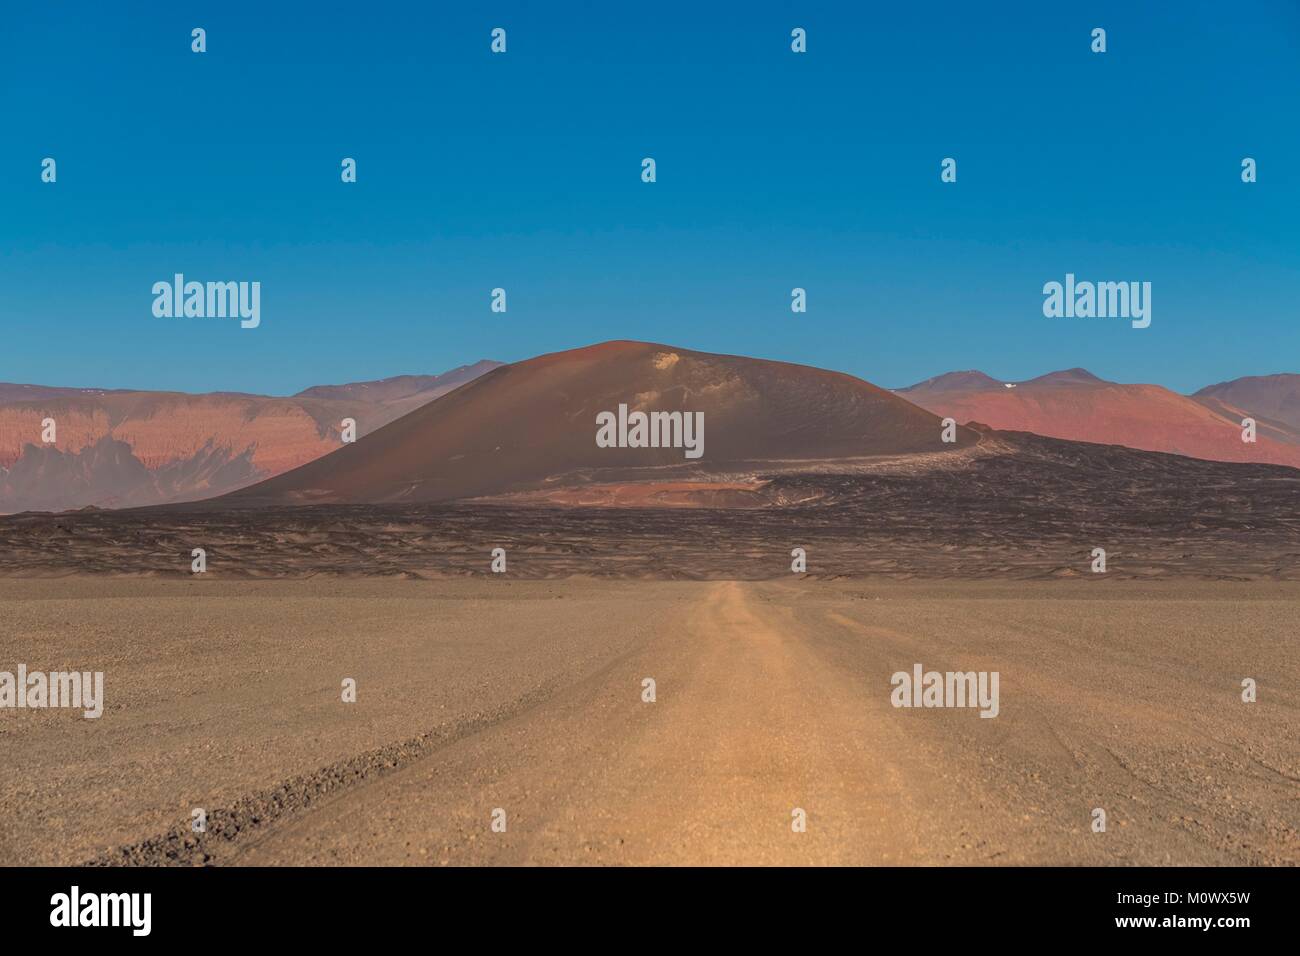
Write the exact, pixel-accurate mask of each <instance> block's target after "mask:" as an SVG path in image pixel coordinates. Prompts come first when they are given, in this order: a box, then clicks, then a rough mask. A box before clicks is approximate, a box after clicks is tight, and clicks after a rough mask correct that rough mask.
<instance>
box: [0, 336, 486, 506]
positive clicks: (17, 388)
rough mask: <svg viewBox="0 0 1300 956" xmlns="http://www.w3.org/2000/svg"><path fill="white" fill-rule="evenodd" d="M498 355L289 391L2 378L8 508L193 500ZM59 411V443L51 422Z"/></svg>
mask: <svg viewBox="0 0 1300 956" xmlns="http://www.w3.org/2000/svg"><path fill="white" fill-rule="evenodd" d="M499 364H500V363H498V362H490V361H480V362H476V363H474V364H473V365H466V366H461V367H459V368H455V369H452V370H451V371H449V372H446V373H444V374H442V375H402V376H397V377H395V378H388V379H383V380H380V381H372V382H355V383H351V384H346V385H321V386H315V387H312V388H308V389H304V390H303V391H301V392H299V393H297V394H296V395H292V396H289V397H276V396H268V395H249V394H244V393H239V392H211V393H207V394H201V395H192V394H186V393H182V392H157V391H137V390H127V389H114V390H109V389H98V388H56V387H50V386H43V385H14V384H5V383H0V513H13V512H19V511H29V510H30V511H38V510H39V511H60V510H68V509H74V508H81V507H85V506H88V505H90V506H95V507H101V508H117V507H133V506H143V505H153V504H162V503H168V502H182V501H193V500H196V499H200V498H208V497H212V496H214V495H220V494H224V493H226V492H229V491H232V490H234V489H236V488H240V487H243V486H244V485H248V484H253V483H255V482H257V481H261V480H262V479H265V478H269V477H272V476H274V475H278V474H280V473H281V472H284V471H288V470H290V469H293V468H296V467H298V466H299V465H302V464H304V463H306V462H309V461H312V460H313V459H316V458H319V457H320V456H321V455H325V454H327V453H329V452H331V451H334V450H335V449H337V448H338V447H339V446H340V445H341V443H342V429H343V421H344V419H348V418H351V419H353V420H354V421H355V422H356V432H357V435H358V436H363V435H366V434H368V433H369V432H371V431H374V430H375V429H377V428H380V427H382V426H383V425H386V424H388V423H389V422H391V421H393V420H395V419H397V418H400V417H401V416H403V415H405V414H406V413H408V412H410V411H412V410H413V409H415V408H418V407H419V406H420V405H422V404H424V403H426V402H430V401H433V400H434V399H436V398H439V397H440V396H442V395H445V394H446V393H447V392H449V391H451V390H452V389H454V388H456V387H457V386H459V385H462V384H464V383H465V382H468V381H471V380H472V379H474V378H475V377H477V376H478V375H481V374H483V373H484V372H486V371H489V370H491V369H493V368H495V367H497V366H498V365H499ZM47 419H53V422H54V429H55V430H54V437H55V441H54V442H52V443H45V442H43V441H42V438H43V433H44V431H45V428H44V425H43V424H42V423H43V422H45V421H46V420H47Z"/></svg>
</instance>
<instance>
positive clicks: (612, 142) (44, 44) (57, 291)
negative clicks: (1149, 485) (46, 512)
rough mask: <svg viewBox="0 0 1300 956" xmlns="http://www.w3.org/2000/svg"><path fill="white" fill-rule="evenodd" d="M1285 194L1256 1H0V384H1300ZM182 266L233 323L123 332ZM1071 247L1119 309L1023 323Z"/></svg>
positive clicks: (1278, 109) (1290, 151) (1276, 66)
mask: <svg viewBox="0 0 1300 956" xmlns="http://www.w3.org/2000/svg"><path fill="white" fill-rule="evenodd" d="M904 7H907V8H909V9H903V8H904ZM272 11H273V12H272ZM195 26H202V27H204V28H206V29H207V31H208V52H207V53H206V54H203V55H197V54H194V53H191V52H190V30H191V28H192V27H195ZM496 26H501V27H504V28H505V29H506V30H507V31H508V37H509V52H508V53H506V54H505V55H504V56H494V55H492V54H491V53H490V52H489V32H490V30H491V29H492V28H493V27H496ZM795 26H802V27H804V28H806V29H807V31H808V46H809V52H808V53H807V54H806V55H802V56H801V55H796V54H793V53H791V52H790V47H789V42H790V41H789V35H790V30H791V29H792V28H793V27H795ZM1096 26H1101V27H1105V28H1106V30H1107V33H1108V47H1109V50H1108V52H1107V53H1105V54H1104V55H1095V54H1093V53H1091V52H1090V50H1089V43H1090V37H1089V34H1090V31H1091V29H1092V28H1093V27H1096ZM45 156H52V157H54V158H55V159H56V160H57V161H58V173H59V180H58V182H57V183H56V184H54V185H47V184H42V183H41V182H40V162H41V159H42V158H43V157H45ZM344 156H352V157H355V158H356V159H357V162H358V173H359V182H358V183H356V184H355V185H344V184H342V183H341V182H340V181H339V162H340V160H341V158H342V157H344ZM644 156H653V157H655V159H656V160H657V162H658V178H659V181H658V182H657V183H655V184H653V185H646V184H643V183H642V182H641V181H640V162H641V159H642V157H644ZM945 156H952V157H955V158H956V159H957V161H958V182H957V183H956V184H951V185H945V184H942V183H941V182H940V181H939V164H940V160H941V159H942V158H943V157H945ZM1244 156H1252V157H1254V158H1255V159H1257V160H1258V163H1259V182H1258V183H1256V184H1254V185H1245V184H1243V183H1242V182H1241V180H1240V163H1241V159H1242V157H1244ZM1298 214H1300V8H1298V6H1297V4H1295V3H1294V2H1284V0H1276V2H1233V3H1200V2H1183V3H1177V4H1172V3H1171V4H1165V3H1142V4H1138V3H1133V2H1132V0H1125V2H1116V3H1087V4H1083V3H1078V4H1071V3H1055V2H1054V3H1042V2H1026V3H1009V4H996V5H992V4H973V3H960V4H958V3H952V4H947V3H922V4H908V5H904V4H888V5H886V4H868V3H848V2H844V3H826V2H805V3H793V2H791V3H766V2H745V3H716V4H715V3H700V2H692V3H681V4H678V3H671V2H661V0H656V2H653V3H649V4H632V3H617V4H616V3H610V2H601V3H597V2H593V3H586V4H577V3H563V2H547V3H514V4H508V3H461V4H442V3H433V2H421V3H402V4H398V3H385V2H380V0H370V2H364V3H355V4H354V3H330V2H312V3H310V4H308V3H289V2H280V3H266V2H264V0H262V2H256V3H244V2H231V0H221V2H216V0H213V2H209V3H187V2H174V0H169V2H165V3H163V2H158V3H143V2H130V0H123V2H113V3H109V2H105V0H95V2H84V3H65V2H58V3H48V4H39V3H28V4H12V5H10V6H8V7H7V8H6V11H5V13H4V15H3V22H2V23H0V327H2V330H3V335H2V336H0V381H16V382H35V383H41V384H51V385H75V386H102V387H112V388H124V387H134V388H166V389H177V390H184V391H208V390H239V391H255V392H269V393H275V394H284V393H291V392H294V391H297V390H298V389H301V388H303V387H306V386H308V385H312V384H318V383H329V382H344V381H355V380H360V379H368V378H380V377H384V376H389V375H395V374H400V373H412V372H422V373H423V372H437V371H442V370H445V369H447V368H450V367H452V366H455V365H459V364H463V363H467V362H471V361H474V360H476V359H479V358H495V359H500V360H503V361H513V360H517V359H522V358H526V357H529V356H531V355H535V354H537V353H540V352H547V351H554V350H557V349H564V348H571V347H575V346H580V345H586V344H590V343H592V342H597V341H603V340H606V339H615V338H633V339H645V340H651V341H658V342H666V343H670V344H673V345H678V346H681V347H685V348H695V349H703V350H706V351H718V352H731V353H740V354H746V355H754V356H760V357H765V358H778V359H783V360H788V361H794V362H801V363H806V364H811V365H818V366H822V367H827V368H834V369H838V370H842V371H846V372H850V373H852V374H855V375H859V376H861V377H863V378H866V379H868V380H870V381H873V382H875V383H877V384H880V385H883V386H888V387H897V386H902V385H907V384H911V383H912V382H914V381H917V380H919V379H922V378H926V377H928V376H930V375H934V374H937V373H939V372H944V371H948V370H952V369H965V368H979V369H983V370H984V371H986V372H988V373H990V374H992V375H994V376H996V377H1000V378H1006V379H1023V378H1028V377H1031V376H1034V375H1038V374H1041V373H1043V372H1046V371H1050V370H1052V369H1058V368H1066V367H1071V366H1084V367H1087V368H1089V369H1091V370H1092V371H1093V372H1095V373H1097V374H1099V375H1101V376H1103V377H1106V378H1112V379H1116V380H1120V381H1140V382H1157V383H1160V384H1163V385H1167V386H1169V387H1171V388H1175V389H1178V390H1182V391H1191V390H1194V389H1196V388H1198V387H1200V386H1202V385H1206V384H1209V383H1212V382H1217V381H1221V380H1224V379H1230V378H1235V377H1237V376H1241V375H1250V374H1266V373H1270V372H1278V371H1293V372H1295V371H1300V314H1298V308H1297V295H1298V294H1300V221H1298ZM175 272H184V273H185V274H186V276H187V278H191V279H198V280H208V279H212V280H234V279H244V280H253V279H256V280H259V281H260V282H261V283H262V324H261V327H260V328H258V329H255V330H242V329H240V328H239V326H238V323H237V322H232V321H230V320H215V319H184V318H182V319H158V318H155V317H154V316H153V314H152V311H151V306H152V302H153V297H152V295H151V293H150V287H151V286H152V284H153V283H154V282H155V281H159V280H168V279H170V277H171V276H172V274H173V273H175ZM1066 272H1074V273H1075V274H1076V275H1078V276H1079V278H1080V279H1095V280H1146V281H1150V282H1152V284H1153V295H1152V298H1153V321H1152V324H1151V327H1150V328H1148V329H1145V330H1134V329H1132V328H1130V327H1129V324H1128V322H1127V321H1124V320H1117V319H1047V318H1044V316H1043V314H1042V299H1043V297H1042V292H1041V289H1042V286H1043V283H1044V282H1047V281H1049V280H1052V279H1056V280H1061V279H1062V278H1063V277H1064V275H1065V273H1066ZM494 286H503V287H505V288H506V289H507V291H508V295H509V312H508V313H506V314H505V315H498V314H494V313H492V312H490V311H489V307H488V306H489V292H490V290H491V289H492V288H493V287H494ZM794 286H803V287H805V288H806V289H807V290H808V297H809V311H808V312H807V314H805V315H795V314H792V313H791V311H790V307H789V303H790V289H791V288H792V287H794Z"/></svg>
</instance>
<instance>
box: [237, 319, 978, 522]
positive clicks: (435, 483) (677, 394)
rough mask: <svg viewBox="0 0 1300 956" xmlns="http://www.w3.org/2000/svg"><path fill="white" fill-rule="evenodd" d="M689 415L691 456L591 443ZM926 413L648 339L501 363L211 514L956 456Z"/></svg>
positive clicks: (752, 362) (803, 373)
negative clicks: (693, 435)
mask: <svg viewBox="0 0 1300 956" xmlns="http://www.w3.org/2000/svg"><path fill="white" fill-rule="evenodd" d="M620 406H626V410H627V414H628V415H629V416H634V415H635V413H637V412H642V413H644V414H645V415H651V414H653V413H655V412H659V413H668V414H672V413H680V414H681V415H682V416H683V417H685V416H688V415H696V416H700V415H702V418H703V425H704V432H703V434H704V439H705V440H704V444H703V452H702V454H701V455H700V457H699V458H695V459H692V458H689V457H687V456H685V455H684V454H683V450H682V449H681V448H680V447H599V446H598V444H597V441H596V436H597V430H598V429H597V425H598V416H601V415H602V413H608V414H611V415H613V414H618V413H619V411H620ZM942 431H943V426H942V424H941V421H940V419H939V417H938V416H936V415H933V414H931V413H930V412H927V411H925V410H924V409H921V408H918V407H917V406H915V405H913V404H911V403H909V402H907V401H904V400H903V399H901V398H899V397H897V396H895V395H892V394H891V393H889V392H888V391H886V390H884V389H880V388H877V387H876V386H874V385H871V384H869V383H867V382H864V381H862V380H860V379H857V378H854V377H852V376H850V375H845V374H842V373H839V372H829V371H824V370H822V369H816V368H810V367H807V366H801V365H791V364H788V363H784V362H772V361H765V360H762V359H753V358H742V357H739V356H732V355H714V354H710V353H706V352H694V351H690V350H687V349H679V348H674V347H671V346H667V345H656V344H653V343H647V342H628V341H617V342H606V343H603V344H600V345H593V346H589V347H586V348H580V349H574V350H571V351H566V352H556V353H552V354H548V355H542V356H539V357H537V358H534V359H529V360H527V361H524V362H519V363H516V364H513V365H506V366H502V367H500V368H497V369H494V370H493V371H491V372H488V373H487V374H485V375H483V376H481V377H480V378H478V379H475V380H474V381H473V382H471V383H469V384H468V385H465V386H463V387H461V388H459V389H457V390H456V391H455V392H452V393H451V394H449V395H446V396H444V397H442V398H440V399H438V400H436V401H434V402H431V403H430V404H428V405H425V406H423V407H421V408H419V409H416V410H415V411H413V412H411V413H410V414H408V415H406V416H404V417H402V418H400V419H398V420H397V421H395V422H392V423H391V424H389V425H386V426H385V427H383V428H380V429H378V430H376V431H374V432H372V433H371V434H369V435H367V436H365V437H363V438H361V439H360V440H358V441H357V442H355V443H354V444H351V445H348V446H346V447H344V448H342V449H340V450H338V451H336V452H333V453H332V454H329V455H326V456H325V457H323V458H321V459H318V460H317V461H314V462H311V463H310V464H307V465H304V466H303V467H301V468H297V469H295V470H293V471H290V472H287V473H285V474H282V475H279V476H277V477H275V478H272V479H269V480H267V481H264V482H261V483H260V484H257V485H253V486H251V487H248V488H245V489H242V490H240V491H238V492H235V493H233V494H230V495H226V496H224V497H222V498H219V499H214V501H213V502H212V503H213V504H217V503H219V504H220V505H221V506H229V507H239V506H258V505H276V504H316V503H328V504H334V503H358V504H361V503H364V504H377V503H408V502H411V503H423V502H437V501H450V500H454V499H461V498H471V497H485V496H495V495H504V494H511V493H521V492H522V493H527V492H538V491H540V490H546V489H555V488H564V487H574V486H584V485H592V484H600V483H627V482H668V483H677V484H680V483H682V482H696V481H698V482H701V483H705V484H708V483H717V482H726V481H733V482H734V481H736V480H743V479H748V478H752V477H753V476H754V475H756V474H758V473H765V472H780V471H790V470H802V471H808V470H818V469H819V468H824V467H825V464H826V463H828V462H845V461H852V460H862V459H879V458H881V457H882V456H917V455H927V454H928V455H941V456H943V455H953V454H960V453H961V451H962V450H964V449H968V448H970V447H971V446H973V445H975V444H976V443H977V442H979V440H980V436H979V433H978V432H976V431H973V430H970V429H966V428H957V429H955V434H953V435H952V436H951V437H953V438H954V439H955V440H954V441H951V442H944V441H943V440H942Z"/></svg>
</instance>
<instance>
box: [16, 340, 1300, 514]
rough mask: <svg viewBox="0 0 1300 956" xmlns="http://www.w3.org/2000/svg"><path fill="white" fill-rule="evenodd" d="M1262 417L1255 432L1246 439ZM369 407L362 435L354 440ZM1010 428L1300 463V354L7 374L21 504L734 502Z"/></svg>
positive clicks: (611, 347)
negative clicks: (23, 378) (231, 383)
mask: <svg viewBox="0 0 1300 956" xmlns="http://www.w3.org/2000/svg"><path fill="white" fill-rule="evenodd" d="M620 405H626V406H627V408H628V409H630V410H631V411H633V412H635V411H637V410H644V411H649V410H658V411H660V412H668V413H673V412H681V413H688V412H689V413H695V412H702V413H703V420H704V422H706V423H707V429H706V431H705V434H704V440H705V448H706V449H707V450H706V453H705V454H704V455H703V456H702V458H701V459H700V460H698V461H692V460H689V459H686V458H684V457H683V455H682V452H681V450H680V449H670V448H641V449H637V448H599V447H597V444H596V442H595V441H594V436H595V422H596V415H597V414H598V413H600V412H602V411H607V412H610V413H613V412H614V411H615V410H616V409H618V408H619V406H620ZM1247 417H1250V418H1253V419H1254V420H1255V422H1256V428H1257V440H1256V441H1255V442H1253V443H1248V442H1243V441H1242V420H1243V419H1244V418H1247ZM349 418H350V419H353V420H354V421H355V422H356V433H357V437H358V438H359V439H362V440H360V441H358V442H356V443H355V444H344V443H343V441H342V427H343V422H344V420H345V419H349ZM943 418H952V419H955V421H956V423H957V426H958V427H957V428H955V429H954V430H953V434H952V435H951V436H950V437H951V438H953V439H954V440H953V441H952V442H941V441H940V439H939V435H940V431H941V425H940V420H941V419H943ZM46 419H53V420H54V422H55V425H56V440H55V441H54V442H53V443H48V444H47V443H44V442H42V440H41V439H42V430H43V425H42V423H43V422H44V421H45V420H46ZM967 425H970V426H971V427H970V428H967V427H965V426H967ZM991 431H996V432H1032V433H1034V434H1037V435H1041V436H1046V437H1050V438H1060V439H1066V440H1070V441H1077V442H1089V443H1096V444H1101V445H1121V446H1126V447H1128V448H1133V449H1139V450H1144V451H1156V452H1166V453H1171V454H1176V455H1183V456H1186V457H1191V458H1200V459H1207V460H1213V461H1227V462H1251V463H1257V464H1261V463H1263V464H1282V465H1289V466H1291V467H1297V468H1300V375H1297V374H1278V375H1269V376H1252V377H1247V378H1239V379H1235V380H1232V381H1228V382H1222V383H1218V384H1215V385H1210V386H1207V387H1206V388H1203V389H1201V390H1200V391H1198V392H1196V393H1195V394H1192V395H1182V394H1179V393H1177V392H1173V391H1171V390H1169V389H1166V388H1163V387H1161V386H1158V385H1149V384H1120V383H1116V382H1108V381H1105V380H1103V379H1101V378H1098V377H1097V376H1095V375H1093V374H1091V373H1090V372H1087V371H1086V370H1084V369H1078V368H1076V369H1069V370H1064V371H1059V372H1052V373H1049V374H1047V375H1042V376H1039V377H1038V378H1034V379H1029V380H1025V381H1018V382H1009V381H1004V380H999V379H995V378H993V377H992V376H989V375H987V374H985V373H983V372H979V371H962V372H949V373H947V374H944V375H939V376H936V377H934V378H931V379H927V380H925V381H923V382H919V383H917V384H915V385H912V386H909V387H907V388H900V389H896V390H893V391H889V390H884V389H880V388H877V387H876V386H874V385H871V384H870V383H867V382H864V381H862V380H861V379H857V378H854V377H852V376H849V375H844V374H841V373H837V372H829V371H825V370H821V369H815V368H810V367H807V366H798V365H791V364H788V363H781V362H769V361H763V360H758V359H749V358H743V357H740V356H725V355H713V354H709V353H703V352H694V351H691V350H687V349H680V348H675V347H672V346H666V345H656V344H653V343H645V342H625V341H621V342H606V343H602V344H600V345H595V346H589V347H586V348H581V349H573V350H570V351H566V352H559V353H552V354H549V355H543V356H539V357H537V358H534V359H530V360H527V361H524V362H519V363H515V364H513V365H503V364H502V363H500V362H493V361H487V360H482V361H479V362H476V363H474V364H473V365H467V366H461V367H459V368H455V369H452V370H451V371H449V372H446V373H444V374H442V375H399V376H395V377H392V378H386V379H382V380H377V381H363V382H352V383H347V384H342V385H317V386H313V387H311V388H307V389H304V390H302V391H301V392H298V393H297V394H295V395H292V396H287V397H276V396H266V395H251V394H244V393H236V392H213V393H207V394H200V395H191V394H185V393H179V392H156V391H136V390H105V389H94V388H85V389H78V388H59V387H50V386H41V385H13V384H4V383H0V513H14V512H20V511H28V510H32V511H37V510H41V511H60V510H70V509H77V508H83V507H86V506H95V507H99V508H122V507H137V506H148V505H157V504H170V503H182V502H192V501H197V500H200V499H209V498H218V497H220V498H221V500H222V502H224V503H228V504H232V505H247V504H255V503H306V502H318V503H337V502H350V501H356V502H368V503H379V502H411V503H418V502H432V501H444V500H452V499H456V498H465V497H483V496H487V497H495V496H508V497H514V498H518V499H521V500H528V499H532V500H544V501H549V502H559V503H576V504H610V503H624V504H656V503H658V504H663V503H682V502H683V501H684V500H687V499H689V500H690V501H691V502H692V503H696V504H699V503H713V504H728V503H730V502H733V501H735V500H741V499H744V498H745V497H746V496H747V495H750V493H751V492H752V490H753V487H754V486H753V485H752V484H750V483H749V482H752V479H753V477H754V475H755V474H757V473H759V472H766V473H776V472H782V471H785V472H789V471H792V470H795V471H797V470H802V471H809V470H813V471H823V472H825V471H828V470H834V468H836V467H845V463H846V462H852V461H855V460H866V459H880V458H882V457H883V458H889V457H890V456H895V457H897V456H903V457H904V458H906V457H907V456H917V455H921V456H924V457H925V458H926V460H927V461H932V460H943V456H945V455H951V454H953V453H961V452H964V451H967V450H969V449H971V448H973V447H974V446H976V445H978V444H980V443H981V441H982V440H983V439H981V434H985V435H987V434H988V433H990V432H991ZM935 456H939V457H938V458H937V459H936V457H935ZM832 463H837V464H832ZM733 479H734V481H733ZM728 482H731V483H730V484H728ZM702 485H707V486H708V492H707V493H704V494H702V493H701V492H700V486H702ZM575 489H582V490H581V491H575ZM729 489H730V490H729Z"/></svg>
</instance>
